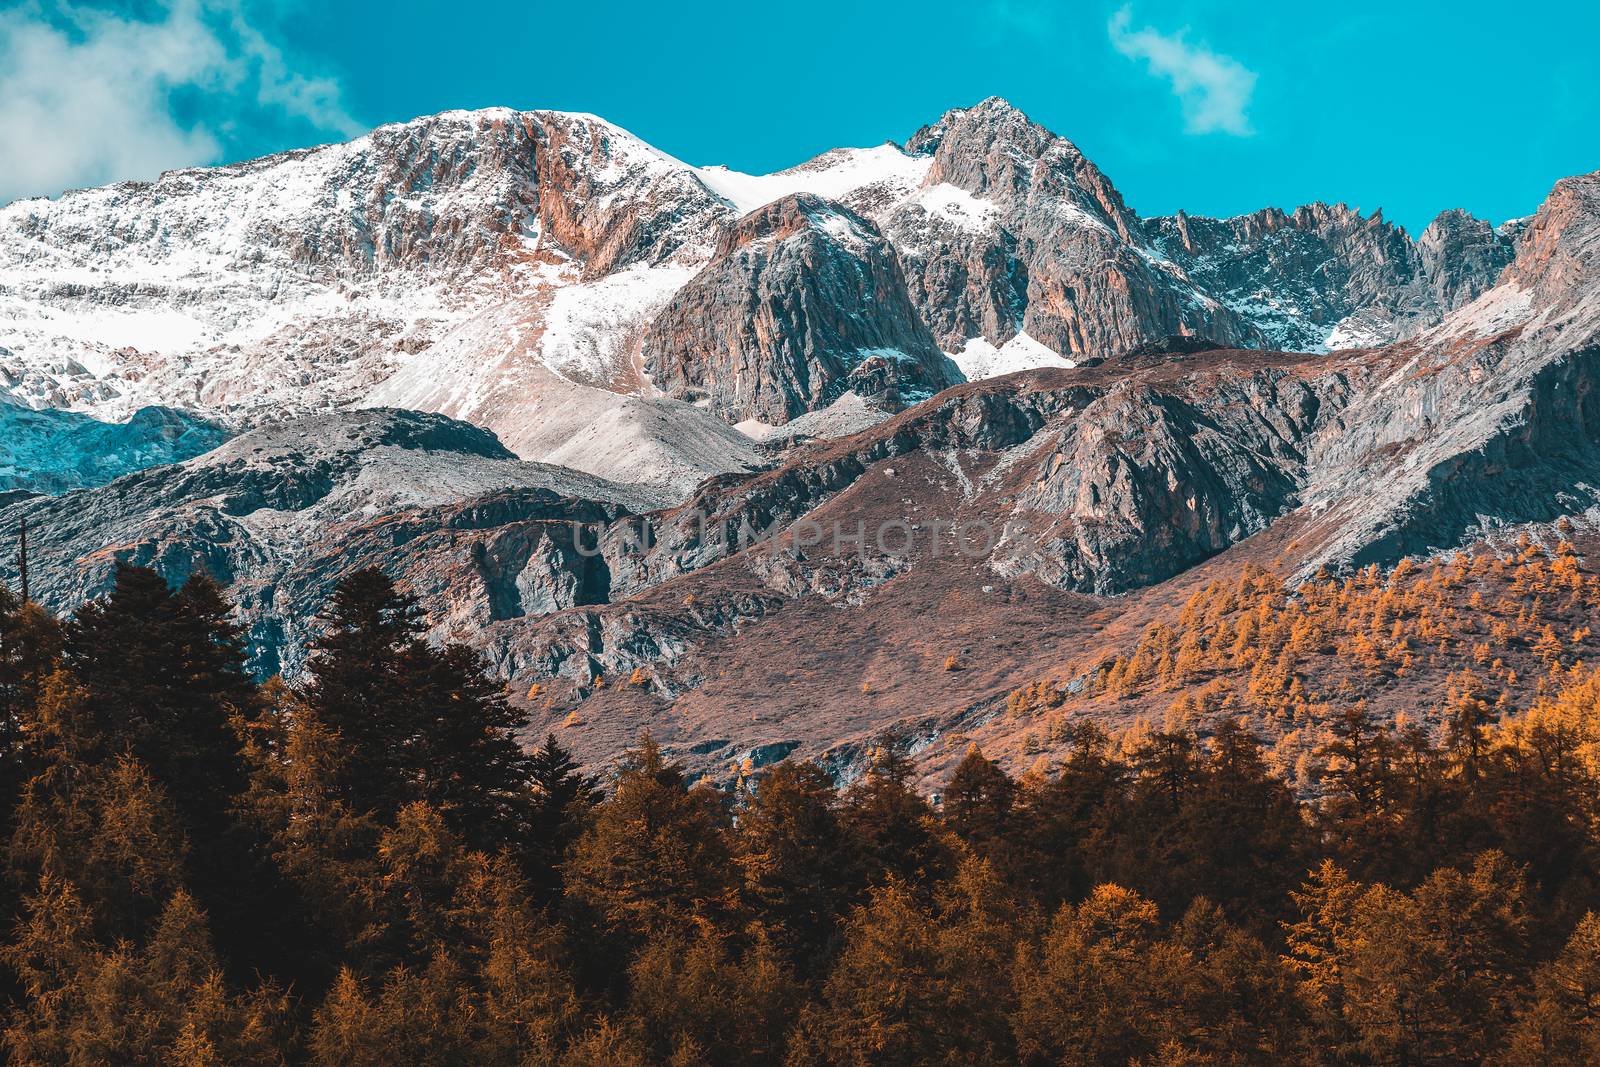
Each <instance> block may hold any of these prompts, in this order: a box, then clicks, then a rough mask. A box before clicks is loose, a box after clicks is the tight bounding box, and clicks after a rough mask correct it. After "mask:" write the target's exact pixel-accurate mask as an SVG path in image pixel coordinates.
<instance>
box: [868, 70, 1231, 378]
mask: <svg viewBox="0 0 1600 1067" xmlns="http://www.w3.org/2000/svg"><path fill="white" fill-rule="evenodd" d="M906 150H907V151H908V152H911V153H913V154H920V155H926V156H928V157H930V159H931V166H930V168H929V171H928V175H927V178H926V179H925V182H924V188H937V187H939V186H940V185H948V186H950V187H953V188H955V189H958V190H960V191H962V192H964V193H966V194H968V195H969V196H971V197H973V198H975V199H977V200H978V201H980V202H982V203H984V204H986V205H988V206H989V207H990V209H991V210H990V211H989V213H988V214H987V215H986V216H985V217H984V221H983V223H982V224H980V225H973V224H972V223H971V222H970V221H966V222H964V223H963V224H961V225H950V224H949V223H948V222H943V221H942V220H941V218H940V217H939V216H938V215H937V214H935V213H933V212H930V211H929V210H928V205H927V200H926V198H917V199H913V200H912V201H910V202H908V203H907V204H905V205H903V206H901V207H900V208H898V209H896V210H895V211H894V212H893V213H892V214H891V215H890V216H889V217H888V218H887V219H886V220H885V222H884V227H885V232H886V233H888V234H889V236H890V239H891V240H893V241H894V243H895V245H896V247H897V248H899V249H900V250H901V255H902V258H903V259H904V261H905V263H906V272H907V274H908V276H910V277H911V278H912V279H913V281H912V289H913V294H914V295H915V297H916V299H917V301H918V306H919V307H921V308H922V309H923V311H924V315H925V317H926V318H927V319H928V321H929V323H930V325H932V326H934V328H935V330H936V334H937V336H938V339H939V342H940V344H941V345H942V346H944V347H945V348H946V349H947V350H955V349H957V348H960V347H961V345H962V344H963V342H964V341H966V340H967V339H968V338H971V337H974V336H982V337H984V338H986V339H987V340H988V341H990V342H991V343H993V344H996V345H1000V344H1004V343H1005V342H1006V341H1008V340H1010V339H1011V338H1012V337H1013V336H1015V334H1016V333H1017V332H1018V331H1019V330H1026V331H1027V332H1028V333H1029V334H1030V335H1031V336H1033V337H1034V338H1035V339H1036V340H1039V341H1041V342H1043V343H1044V344H1046V345H1048V346H1050V347H1051V348H1053V349H1055V350H1056V351H1058V352H1061V353H1113V352H1120V351H1124V350H1126V349H1129V348H1132V347H1135V346H1136V345H1139V344H1141V343H1144V342H1147V341H1151V340H1154V339H1157V338H1160V337H1166V336H1170V335H1178V334H1201V335H1203V336H1207V337H1211V338H1214V339H1216V340H1218V341H1221V342H1225V343H1242V342H1244V341H1247V340H1249V339H1250V338H1251V336H1252V335H1251V331H1250V329H1249V328H1248V326H1247V325H1246V324H1245V323H1243V322H1241V321H1238V320H1237V319H1236V317H1235V316H1234V315H1232V314H1231V313H1230V312H1228V310H1227V309H1226V308H1223V307H1221V306H1220V305H1218V304H1216V302H1215V301H1210V300H1208V299H1207V298H1206V297H1205V296H1204V295H1203V294H1201V293H1198V292H1196V291H1195V287H1194V286H1193V285H1191V284H1190V283H1189V282H1188V281H1187V280H1186V279H1185V278H1184V277H1183V276H1182V273H1181V272H1180V271H1177V270H1175V269H1172V268H1171V267H1170V265H1165V266H1163V265H1162V264H1160V263H1158V262H1154V261H1153V259H1154V257H1151V256H1150V255H1148V254H1147V252H1146V250H1145V248H1144V245H1145V237H1144V234H1143V230H1142V225H1141V223H1140V221H1139V218H1138V216H1136V215H1135V214H1134V213H1133V212H1132V211H1131V210H1130V209H1129V208H1128V207H1127V205H1126V204H1124V203H1123V200H1122V196H1121V194H1119V193H1118V192H1117V190H1116V188H1115V187H1114V186H1112V184H1111V182H1110V181H1109V180H1108V179H1107V178H1106V176H1105V175H1104V174H1103V173H1101V171H1100V169H1099V168H1098V167H1096V166H1095V165H1094V164H1093V163H1091V162H1090V161H1089V160H1088V159H1087V158H1085V156H1084V155H1083V153H1082V152H1080V151H1079V150H1078V149H1077V147H1076V146H1075V145H1073V144H1072V143H1071V142H1070V141H1068V140H1066V139H1065V138H1063V137H1058V136H1056V135H1055V134H1053V133H1051V132H1050V131H1048V130H1046V129H1045V128H1044V127H1042V126H1039V125H1038V124H1036V123H1034V122H1031V121H1029V119H1028V118H1027V117H1026V116H1025V115H1023V114H1022V113H1021V112H1020V111H1018V110H1016V109H1015V108H1013V107H1011V106H1010V105H1009V104H1007V103H1005V101H1003V100H999V99H997V98H996V99H990V100H985V101H984V102H983V103H981V104H979V105H977V106H976V107H973V108H967V109H963V110H958V111H952V112H950V113H948V114H946V115H945V116H944V118H942V119H941V120H940V121H939V122H937V123H935V124H934V125H932V126H928V127H925V128H924V129H922V130H919V131H918V132H917V133H916V134H915V135H914V136H913V137H912V138H911V139H910V140H909V141H907V142H906Z"/></svg>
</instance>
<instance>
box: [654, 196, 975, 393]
mask: <svg viewBox="0 0 1600 1067" xmlns="http://www.w3.org/2000/svg"><path fill="white" fill-rule="evenodd" d="M643 353H644V361H645V368H646V370H647V371H648V373H649V374H650V376H651V379H652V381H653V382H654V384H655V385H656V387H657V388H659V389H661V390H662V391H664V392H666V393H668V394H669V395H672V396H676V397H680V398H683V399H687V400H692V401H696V402H699V401H705V402H707V403H709V405H710V406H711V408H712V410H713V411H715V412H716V413H717V414H719V415H721V416H722V417H723V418H725V419H727V420H728V421H730V422H738V421H742V420H744V419H752V418H753V419H759V420H761V421H763V422H766V423H772V424H776V423H784V422H787V421H789V419H791V418H794V417H795V416H797V415H801V414H803V413H805V412H808V411H814V410H817V409H819V408H822V407H825V406H826V405H827V404H829V403H830V402H832V401H833V400H834V399H836V398H837V397H838V396H839V395H840V394H842V393H843V392H845V391H846V390H853V391H854V392H856V393H857V394H859V395H861V396H864V397H874V398H878V397H885V398H887V399H888V400H889V402H890V403H895V402H899V401H902V400H904V401H912V402H914V401H916V400H921V399H923V398H925V397H928V396H931V395H932V394H933V393H935V392H937V391H938V390H940V389H943V388H944V387H946V386H948V385H951V384H954V383H955V382H956V381H958V380H960V378H959V374H958V373H957V372H956V370H955V368H954V366H953V365H952V364H951V363H950V361H949V360H948V359H946V358H945V357H944V355H943V354H941V353H940V351H939V349H938V347H937V346H936V345H935V344H934V340H933V337H932V335H931V334H930V333H929V332H928V328H927V326H925V325H924V324H923V322H922V320H921V318H920V317H918V315H917V312H916V309H915V308H914V307H913V306H912V304H911V301H910V299H909V297H908V296H907V294H906V288H905V279H904V277H903V276H902V274H901V271H900V264H899V262H898V260H897V259H896V257H895V253H894V250H893V249H892V248H891V247H890V246H889V244H888V242H886V241H885V240H884V239H883V236H882V235H881V234H880V233H879V232H878V229H877V227H876V226H874V225H873V224H872V223H871V222H870V221H868V220H867V219H865V218H863V217H861V216H860V215H857V214H856V213H855V212H853V211H851V210H850V209H849V208H846V207H843V206H842V205H839V204H835V203H830V202H828V201H826V200H822V199H820V198H818V197H815V196H811V195H809V194H800V195H796V196H787V197H784V198H783V199H781V200H777V201H775V202H773V203H771V204H768V205H767V206H766V207H763V208H759V209H757V210H756V211H753V212H751V213H750V214H749V215H747V216H745V217H744V218H742V219H740V220H739V222H738V224H737V225H736V226H734V227H733V229H731V230H729V231H728V232H727V233H726V234H724V235H723V237H722V239H721V241H720V242H719V243H718V245H717V250H716V253H715V255H714V256H713V258H712V260H711V263H710V264H709V265H707V266H706V268H705V269H704V270H702V271H701V272H700V273H699V274H698V275H696V276H695V277H694V278H693V279H692V280H691V281H690V282H689V283H688V284H687V285H685V286H684V287H683V288H682V289H681V290H679V291H678V293H677V295H676V296H675V297H673V299H672V301H671V303H669V304H668V305H667V307H666V309H665V310H663V311H662V312H661V314H660V315H658V316H657V317H656V319H655V321H654V322H653V323H652V324H651V326H650V328H649V330H648V331H647V332H646V334H645V337H644V342H643Z"/></svg>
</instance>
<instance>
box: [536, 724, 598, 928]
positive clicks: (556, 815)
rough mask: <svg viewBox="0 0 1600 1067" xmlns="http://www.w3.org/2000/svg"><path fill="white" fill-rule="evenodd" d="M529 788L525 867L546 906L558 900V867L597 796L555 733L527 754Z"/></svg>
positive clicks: (592, 782) (590, 779)
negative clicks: (557, 739)
mask: <svg viewBox="0 0 1600 1067" xmlns="http://www.w3.org/2000/svg"><path fill="white" fill-rule="evenodd" d="M528 785H529V790H530V804H529V811H528V827H527V831H526V835H525V838H524V846H523V852H524V866H525V867H526V868H527V870H528V874H529V880H530V882H531V883H532V887H533V890H534V894H535V896H536V898H537V899H539V900H540V901H541V902H542V903H548V902H550V901H553V900H554V899H556V898H557V897H559V896H560V895H561V890H562V879H561V864H562V862H563V861H564V860H565V859H566V856H567V852H568V850H570V849H571V848H572V844H573V842H575V841H576V840H577V839H578V835H579V834H581V833H582V832H583V827H584V824H585V821H586V820H587V819H588V816H589V813H590V812H591V811H592V810H593V809H594V806H595V805H596V804H598V803H599V802H600V795H601V794H600V789H599V785H598V783H597V782H596V781H595V779H594V778H593V777H592V776H590V775H586V774H584V773H583V772H582V771H581V770H580V769H579V767H578V761H577V760H575V759H573V758H572V754H571V753H570V752H568V751H567V750H566V749H564V748H562V747H561V745H560V744H558V743H557V742H556V735H555V734H549V735H547V736H546V737H545V739H544V744H542V745H540V746H539V747H538V748H536V749H534V750H533V752H532V753H531V754H530V755H529V757H528Z"/></svg>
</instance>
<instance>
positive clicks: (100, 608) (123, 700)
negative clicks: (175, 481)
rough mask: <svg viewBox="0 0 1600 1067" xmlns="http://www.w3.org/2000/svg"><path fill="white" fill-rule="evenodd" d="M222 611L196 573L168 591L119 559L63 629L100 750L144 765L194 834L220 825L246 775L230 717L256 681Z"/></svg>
mask: <svg viewBox="0 0 1600 1067" xmlns="http://www.w3.org/2000/svg"><path fill="white" fill-rule="evenodd" d="M230 613H231V609H230V607H229V605H228V602H227V601H226V600H225V599H224V597H223V595H222V591H221V590H220V589H219V588H218V587H217V585H216V583H215V582H213V581H212V580H211V579H210V578H209V577H207V576H205V575H203V574H197V575H194V576H193V577H191V578H190V579H189V580H188V581H187V582H185V583H184V586H183V588H182V589H181V590H177V591H174V590H173V589H172V588H171V587H170V586H169V585H168V584H167V582H166V580H165V579H163V578H162V577H161V576H160V575H158V574H156V573H155V572H154V571H152V570H149V569H148V568H145V567H132V566H127V565H125V564H118V566H117V572H116V576H115V578H114V580H113V584H112V589H111V592H110V593H109V594H107V595H106V596H104V597H101V598H100V599H98V600H94V601H90V602H89V603H87V604H85V605H84V606H83V607H82V608H80V609H78V612H77V614H76V615H75V616H74V617H73V619H72V622H71V623H70V625H68V627H67V640H66V663H67V666H68V667H70V668H71V670H72V673H73V674H74V676H75V677H76V678H77V680H78V682H79V683H80V684H81V685H82V686H83V688H84V691H85V693H86V694H87V697H88V700H87V704H86V707H87V710H88V713H89V717H90V720H91V722H92V725H93V727H94V728H95V729H96V730H97V732H98V734H99V736H100V739H101V741H102V743H103V744H104V745H105V746H106V750H107V754H112V755H114V754H117V753H120V752H129V753H131V754H133V755H134V756H136V757H138V758H139V759H140V760H141V761H142V762H143V763H145V764H146V765H147V766H148V767H149V768H150V770H151V772H152V773H153V774H154V775H155V777H156V779H157V781H159V782H160V783H161V784H162V786H163V788H165V789H166V790H167V793H168V794H169V795H170V796H171V798H172V802H173V804H174V805H175V806H176V807H177V809H178V812H179V814H180V816H181V817H182V819H183V822H184V824H185V826H186V828H187V829H188V830H189V831H190V832H191V833H193V834H195V835H197V836H200V837H204V836H206V835H208V834H212V833H216V832H218V831H219V829H220V827H221V826H222V825H223V824H225V823H226V819H227V813H228V810H229V807H230V805H231V803H232V801H233V799H234V797H236V796H237V795H238V794H239V792H240V791H242V790H243V788H244V785H245V779H246V774H245V769H244V764H243V761H242V759H241V757H240V749H241V747H242V745H241V741H240V738H239V734H238V731H237V729H236V728H235V721H236V720H237V719H238V717H239V716H241V715H243V714H245V713H247V711H248V709H249V706H250V704H251V702H252V701H253V699H254V695H255V685H254V682H253V681H252V680H251V678H250V675H249V672H248V671H247V669H246V662H245V652H244V642H243V640H242V637H241V634H240V631H239V628H238V627H237V626H236V625H234V623H233V622H232V621H231V620H230V618H229V615H230Z"/></svg>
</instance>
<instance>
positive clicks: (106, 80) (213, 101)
mask: <svg viewBox="0 0 1600 1067" xmlns="http://www.w3.org/2000/svg"><path fill="white" fill-rule="evenodd" d="M0 85H3V86H4V87H5V90H4V92H3V93H0V159H3V160H4V161H5V163H4V165H3V166H0V204H3V203H5V202H7V201H9V200H12V199H15V198H17V197H19V196H33V195H40V194H52V193H56V192H59V191H61V190H63V189H67V188H72V187H79V186H86V185H97V184H101V183H103V182H108V181H115V180H119V179H124V178H149V177H153V176H155V174H157V173H158V172H160V171H162V170H166V169H169V168H172V167H182V166H191V165H195V164H201V163H213V162H217V161H218V160H219V159H220V157H221V155H222V153H223V151H224V144H223V141H224V137H225V131H226V130H227V129H228V128H230V127H231V126H232V125H233V124H234V123H235V122H236V121H237V119H238V118H240V117H241V116H248V117H249V118H250V119H252V120H253V121H257V122H260V121H272V120H292V121H295V122H298V123H300V124H303V125H306V126H310V127H312V128H314V129H316V130H318V131H321V132H324V133H329V134H336V135H341V136H349V135H353V134H355V133H357V132H359V130H360V129H361V127H360V125H359V124H358V123H357V122H356V121H355V120H354V119H353V118H352V117H351V116H350V114H349V113H348V112H347V111H346V110H345V108H344V106H343V104H342V103H341V101H340V94H339V88H338V85H337V84H336V83H335V82H333V81H331V80H329V79H327V78H320V77H316V76H311V75H306V74H303V73H300V72H299V71H297V70H295V69H294V65H293V64H292V63H291V62H290V61H289V59H288V58H286V56H285V53H284V51H283V50H282V48H281V47H280V46H279V45H277V44H276V43H274V42H273V41H272V40H271V39H270V38H269V37H268V36H267V35H266V34H265V33H263V32H262V31H261V30H260V29H259V28H257V26H256V25H255V24H254V23H253V22H252V21H251V19H250V18H249V17H248V12H247V11H246V9H245V8H244V7H243V6H242V4H241V3H240V2H238V0H166V2H164V3H162V4H159V5H158V6H157V7H156V8H155V9H154V12H153V17H150V18H145V19H138V18H130V17H125V16H123V15H120V14H114V13H112V12H109V11H105V10H99V9H95V8H89V7H84V6H80V5H78V4H75V3H51V4H44V3H38V2H35V3H30V4H25V5H24V6H22V7H18V8H12V9H11V10H9V11H0Z"/></svg>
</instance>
